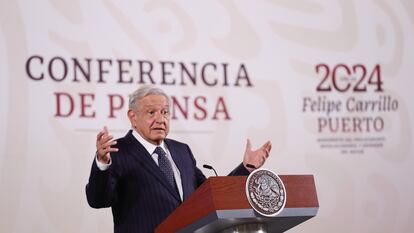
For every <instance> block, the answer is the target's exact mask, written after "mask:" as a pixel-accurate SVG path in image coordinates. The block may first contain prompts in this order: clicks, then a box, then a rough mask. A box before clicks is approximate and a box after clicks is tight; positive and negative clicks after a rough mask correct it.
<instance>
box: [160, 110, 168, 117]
mask: <svg viewBox="0 0 414 233" xmlns="http://www.w3.org/2000/svg"><path fill="white" fill-rule="evenodd" d="M169 113H170V112H169V111H168V110H162V111H161V114H162V115H164V116H167V115H168V114H169Z"/></svg>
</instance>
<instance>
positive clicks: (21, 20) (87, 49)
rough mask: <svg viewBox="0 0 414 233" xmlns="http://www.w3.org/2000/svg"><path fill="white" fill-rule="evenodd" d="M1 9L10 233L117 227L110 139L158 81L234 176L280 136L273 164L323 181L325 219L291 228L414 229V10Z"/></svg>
mask: <svg viewBox="0 0 414 233" xmlns="http://www.w3.org/2000/svg"><path fill="white" fill-rule="evenodd" d="M0 6H1V7H0V77H1V83H2V84H1V85H0V95H1V98H0V103H1V109H2V111H0V127H1V129H2V130H1V132H0V143H1V144H0V153H1V154H0V188H1V190H0V232H88V233H89V232H112V231H113V228H112V227H113V224H112V216H111V211H110V209H101V210H95V209H92V208H90V207H89V206H88V205H87V203H86V197H85V192H84V187H85V185H86V183H87V179H88V176H89V169H90V166H91V162H92V159H93V155H94V150H95V148H94V144H95V135H96V133H97V131H99V129H100V128H102V127H103V126H104V125H107V126H108V127H109V129H110V130H111V132H113V134H114V135H116V136H122V135H124V134H125V133H126V131H127V130H128V129H129V124H128V121H127V118H126V110H127V109H126V101H127V96H128V94H129V93H130V92H132V91H133V90H135V89H136V88H137V87H139V86H140V85H142V84H143V83H150V82H151V80H152V81H153V82H154V83H155V84H157V85H159V86H160V87H161V88H163V89H165V90H166V91H167V92H168V93H169V94H170V95H171V96H173V98H174V99H175V100H176V103H175V105H174V111H175V115H174V119H172V123H171V124H172V126H171V133H170V135H169V137H170V138H174V139H177V140H180V141H183V142H186V143H188V144H189V145H190V147H191V148H192V150H193V152H194V154H195V156H196V158H197V160H198V163H199V164H200V167H201V164H204V163H208V164H211V165H213V166H214V167H215V168H216V170H218V172H219V173H220V174H221V175H225V174H227V173H228V172H229V171H230V170H231V169H232V168H233V167H235V166H236V165H237V164H238V163H239V162H240V161H241V159H242V155H243V151H244V146H245V141H246V139H247V138H251V139H252V143H253V145H254V147H258V146H260V144H261V143H263V142H264V141H265V140H267V139H270V140H271V141H272V142H273V149H272V152H271V157H270V158H269V159H268V161H267V163H266V164H265V167H266V168H269V169H271V170H273V171H275V172H276V173H278V174H313V175H314V176H315V181H316V185H317V190H318V198H319V203H320V209H319V213H318V215H317V216H316V217H315V218H313V219H311V220H309V221H308V222H305V223H304V224H302V225H300V226H298V227H296V228H294V229H292V230H291V231H290V232H332V231H335V232H344V233H345V232H346V233H347V232H384V233H388V232H410V231H412V229H413V227H414V224H413V223H412V221H411V216H412V215H413V214H414V201H413V199H412V196H413V194H414V188H413V185H412V182H411V177H412V176H413V175H414V174H413V173H414V172H413V170H412V169H411V168H412V166H413V165H414V162H413V148H412V141H413V136H412V134H413V132H414V130H413V126H412V124H413V122H414V118H413V114H414V108H413V107H414V106H413V104H412V103H411V104H410V101H412V99H413V97H414V96H413V94H412V92H411V91H412V90H411V89H412V86H413V84H414V83H413V81H412V67H414V44H413V43H412V41H414V36H413V33H414V30H413V29H414V4H413V3H412V2H410V1H386V0H377V1H368V0H366V1H346V0H344V1H310V0H309V1H305V0H297V1H161V0H158V1H109V0H104V1H57V0H49V1H46V0H44V1H40V0H39V1H2V2H1V5H0ZM74 61H76V62H78V63H79V64H78V65H76V64H77V63H75V62H74ZM88 65H89V68H88ZM79 66H80V67H81V68H79ZM151 67H152V68H151ZM183 67H184V68H183ZM81 69H82V70H83V71H84V73H82V70H81ZM186 72H188V73H186ZM88 78H89V80H88ZM191 78H193V79H194V80H195V81H191ZM111 96H112V97H111ZM69 97H70V98H69ZM111 98H112V99H111ZM71 100H72V101H73V102H70V101H71ZM122 100H123V101H124V105H123V106H121V103H122V102H121V101H122ZM318 100H320V101H319V102H318ZM82 101H83V103H82ZM111 101H112V105H111ZM328 105H329V106H330V112H329V113H328V112H327V108H328ZM71 107H73V109H71ZM180 108H181V109H182V111H180ZM111 110H112V112H111ZM329 124H330V125H329ZM204 173H205V174H206V175H207V176H209V175H212V173H211V172H210V171H204Z"/></svg>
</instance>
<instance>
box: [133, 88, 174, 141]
mask: <svg viewBox="0 0 414 233" xmlns="http://www.w3.org/2000/svg"><path fill="white" fill-rule="evenodd" d="M138 106H139V108H138V109H134V110H132V109H129V110H128V118H129V120H130V121H131V124H132V126H133V127H134V128H135V129H136V131H137V132H138V133H139V134H140V135H141V136H142V137H143V138H144V139H146V140H147V141H149V142H151V143H152V144H155V145H159V144H161V142H162V141H163V140H164V138H165V137H167V135H168V132H169V131H170V124H169V120H170V111H169V106H168V101H167V99H166V98H165V96H163V95H158V94H151V95H147V96H145V97H144V98H142V99H140V100H139V101H138Z"/></svg>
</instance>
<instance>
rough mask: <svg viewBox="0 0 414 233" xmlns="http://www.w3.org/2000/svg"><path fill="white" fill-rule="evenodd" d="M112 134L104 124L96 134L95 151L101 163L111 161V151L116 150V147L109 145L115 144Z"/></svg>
mask: <svg viewBox="0 0 414 233" xmlns="http://www.w3.org/2000/svg"><path fill="white" fill-rule="evenodd" d="M113 138H114V137H113V136H112V135H110V134H109V133H108V128H107V127H106V126H104V127H103V129H102V130H101V131H100V132H99V133H98V135H96V151H97V157H98V160H99V161H100V162H102V163H106V164H108V163H109V162H110V161H111V154H110V153H111V152H117V151H118V148H114V147H111V146H114V145H116V141H115V140H113Z"/></svg>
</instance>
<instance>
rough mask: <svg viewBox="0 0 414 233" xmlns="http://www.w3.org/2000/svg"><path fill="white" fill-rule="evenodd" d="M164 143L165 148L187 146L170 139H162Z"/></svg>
mask: <svg viewBox="0 0 414 233" xmlns="http://www.w3.org/2000/svg"><path fill="white" fill-rule="evenodd" d="M164 142H165V143H166V144H167V146H174V147H188V145H187V144H186V143H183V142H180V141H177V140H174V139H171V138H166V139H164Z"/></svg>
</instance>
